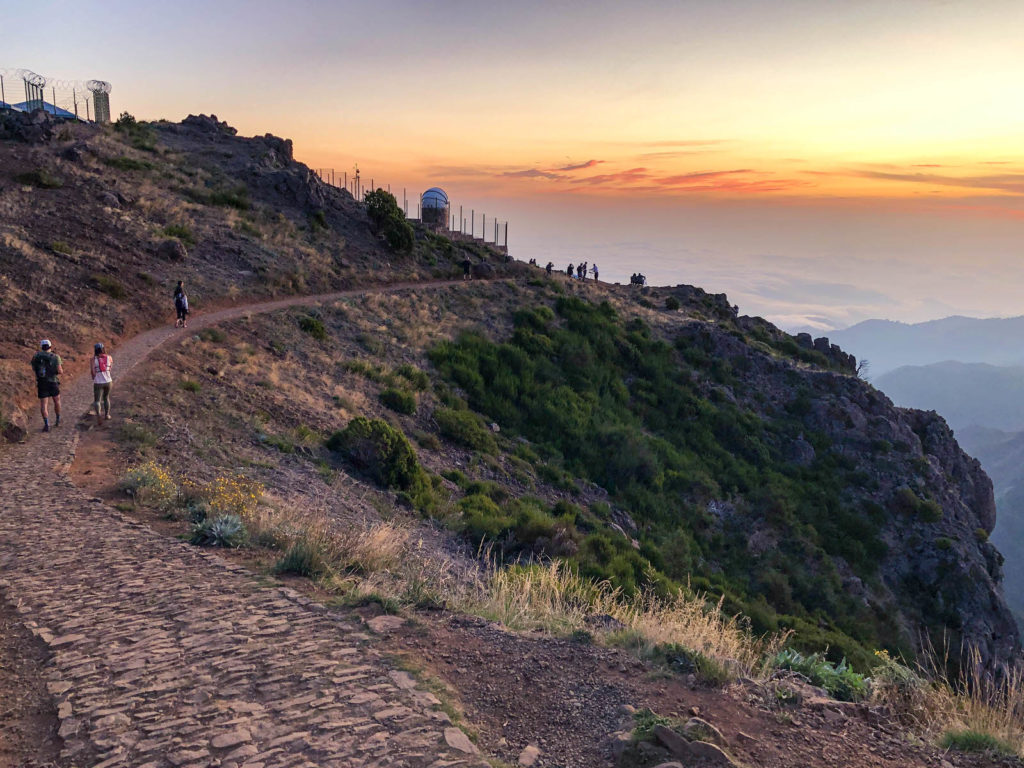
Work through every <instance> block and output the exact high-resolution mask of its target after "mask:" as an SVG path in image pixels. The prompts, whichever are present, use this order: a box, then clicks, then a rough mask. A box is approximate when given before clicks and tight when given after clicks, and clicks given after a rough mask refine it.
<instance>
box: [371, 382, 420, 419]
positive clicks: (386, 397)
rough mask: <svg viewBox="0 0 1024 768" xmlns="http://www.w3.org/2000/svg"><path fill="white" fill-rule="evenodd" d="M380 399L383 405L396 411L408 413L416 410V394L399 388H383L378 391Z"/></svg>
mask: <svg viewBox="0 0 1024 768" xmlns="http://www.w3.org/2000/svg"><path fill="white" fill-rule="evenodd" d="M380 401H381V402H382V403H383V404H384V406H385V407H387V408H390V409H391V410H392V411H395V412H396V413H404V414H406V415H410V414H413V413H415V412H416V396H415V395H414V394H412V393H411V392H404V391H402V390H400V389H392V388H389V389H385V390H384V391H383V392H381V393H380Z"/></svg>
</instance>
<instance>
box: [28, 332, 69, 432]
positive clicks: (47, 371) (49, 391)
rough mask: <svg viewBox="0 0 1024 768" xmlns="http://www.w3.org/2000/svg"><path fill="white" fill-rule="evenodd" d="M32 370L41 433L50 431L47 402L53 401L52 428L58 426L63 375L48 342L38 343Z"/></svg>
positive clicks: (62, 369) (58, 359) (62, 368)
mask: <svg viewBox="0 0 1024 768" xmlns="http://www.w3.org/2000/svg"><path fill="white" fill-rule="evenodd" d="M32 370H33V371H35V374H36V392H37V393H38V395H39V413H41V414H42V416H43V432H49V431H50V415H49V413H48V412H47V400H50V399H51V398H52V399H53V413H54V415H55V416H56V420H55V421H54V423H53V426H55V427H59V426H60V375H61V374H62V373H64V367H63V366H62V364H61V360H60V356H59V355H57V354H56V353H55V352H53V351H52V350H51V345H50V340H49V339H43V340H42V341H41V342H39V351H38V352H36V353H35V355H33V356H32Z"/></svg>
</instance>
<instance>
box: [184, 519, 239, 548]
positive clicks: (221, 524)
mask: <svg viewBox="0 0 1024 768" xmlns="http://www.w3.org/2000/svg"><path fill="white" fill-rule="evenodd" d="M247 537H248V534H247V533H246V530H245V525H244V524H243V523H242V518H240V517H239V516H238V515H220V516H219V517H216V518H214V519H212V520H205V519H204V520H203V521H202V522H200V523H197V524H196V525H194V526H193V527H192V534H191V536H190V537H189V541H191V542H192V543H193V544H196V545H198V546H204V547H206V546H209V547H229V548H237V547H240V546H242V545H243V544H245V541H246V539H247Z"/></svg>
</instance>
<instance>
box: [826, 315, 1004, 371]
mask: <svg viewBox="0 0 1024 768" xmlns="http://www.w3.org/2000/svg"><path fill="white" fill-rule="evenodd" d="M828 337H829V339H830V340H831V341H832V342H833V343H835V344H838V345H839V346H841V347H842V348H843V349H844V350H845V351H846V352H851V353H853V354H854V355H856V356H857V359H858V360H865V359H866V360H868V361H870V363H871V367H870V370H869V372H868V374H869V376H871V377H872V378H874V377H877V376H880V375H882V374H884V373H886V372H888V371H891V370H894V369H895V368H899V367H900V366H904V365H929V364H931V363H939V362H943V361H946V360H956V361H958V362H961V363H990V364H992V365H1024V344H1022V342H1024V316H1021V317H1007V318H984V319H979V318H973V317H961V316H953V317H946V318H943V319H941V320H930V321H928V322H926V323H914V324H907V323H898V322H895V321H892V320H865V321H864V322H862V323H857V324H856V325H854V326H851V327H850V328H847V329H845V330H841V331H832V332H830V333H829V334H828Z"/></svg>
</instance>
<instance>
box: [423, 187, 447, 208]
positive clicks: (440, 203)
mask: <svg viewBox="0 0 1024 768" xmlns="http://www.w3.org/2000/svg"><path fill="white" fill-rule="evenodd" d="M420 205H422V206H423V208H424V209H426V208H447V207H448V193H447V192H445V191H444V190H443V189H441V188H440V187H431V188H430V189H428V190H427V191H426V192H424V193H423V195H422V196H421V197H420Z"/></svg>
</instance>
